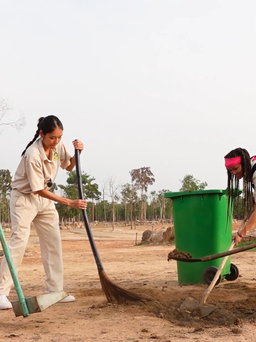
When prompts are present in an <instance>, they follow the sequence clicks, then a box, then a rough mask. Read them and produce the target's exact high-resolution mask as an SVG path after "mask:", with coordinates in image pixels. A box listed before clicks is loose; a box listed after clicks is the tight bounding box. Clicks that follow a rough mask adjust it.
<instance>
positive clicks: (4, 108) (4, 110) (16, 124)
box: [0, 98, 26, 132]
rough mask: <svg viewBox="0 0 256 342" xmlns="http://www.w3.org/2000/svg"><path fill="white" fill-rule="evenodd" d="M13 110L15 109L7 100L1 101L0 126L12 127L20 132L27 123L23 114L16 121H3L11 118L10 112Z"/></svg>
mask: <svg viewBox="0 0 256 342" xmlns="http://www.w3.org/2000/svg"><path fill="white" fill-rule="evenodd" d="M12 109H13V108H12V107H11V106H10V105H9V103H8V101H7V99H3V98H2V99H1V100H0V126H11V127H13V128H15V129H17V130H18V131H19V130H21V129H22V128H23V127H24V125H25V123H26V120H25V117H24V114H23V113H20V117H19V118H18V119H17V120H14V121H8V120H7V121H5V122H3V119H6V118H7V117H8V116H9V111H11V110H12ZM0 132H1V131H0Z"/></svg>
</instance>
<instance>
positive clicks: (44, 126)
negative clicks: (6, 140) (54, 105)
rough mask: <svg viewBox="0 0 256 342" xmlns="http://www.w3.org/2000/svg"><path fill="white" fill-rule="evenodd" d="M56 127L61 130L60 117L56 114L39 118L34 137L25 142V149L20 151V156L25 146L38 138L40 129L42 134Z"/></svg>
mask: <svg viewBox="0 0 256 342" xmlns="http://www.w3.org/2000/svg"><path fill="white" fill-rule="evenodd" d="M56 128H60V129H62V130H63V125H62V123H61V121H60V119H58V118H57V116H54V115H49V116H46V117H41V118H39V119H38V124H37V131H36V133H35V135H34V138H33V139H32V140H31V141H30V142H29V143H28V144H27V146H26V148H25V150H24V151H23V152H22V153H21V156H23V155H24V153H25V152H26V150H27V148H28V147H29V146H30V145H32V144H33V143H34V142H35V141H36V140H37V139H38V137H39V131H40V130H41V131H42V132H43V134H47V133H51V132H52V131H54V130H55V129H56Z"/></svg>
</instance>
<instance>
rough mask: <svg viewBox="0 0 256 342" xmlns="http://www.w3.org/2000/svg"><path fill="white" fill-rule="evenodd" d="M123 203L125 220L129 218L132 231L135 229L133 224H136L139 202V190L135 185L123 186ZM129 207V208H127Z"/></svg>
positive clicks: (127, 184)
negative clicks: (135, 210) (136, 210)
mask: <svg viewBox="0 0 256 342" xmlns="http://www.w3.org/2000/svg"><path fill="white" fill-rule="evenodd" d="M121 195H122V197H123V198H122V203H123V205H124V207H125V220H127V217H129V218H130V222H131V229H132V228H133V222H135V215H134V209H135V206H136V203H137V202H138V195H137V189H136V187H135V185H133V184H129V183H126V184H125V185H123V186H122V191H121ZM127 205H128V208H127Z"/></svg>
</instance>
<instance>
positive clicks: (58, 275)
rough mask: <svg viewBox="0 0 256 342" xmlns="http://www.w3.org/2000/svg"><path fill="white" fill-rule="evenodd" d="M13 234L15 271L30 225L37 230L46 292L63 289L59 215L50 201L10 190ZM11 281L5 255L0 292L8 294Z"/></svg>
mask: <svg viewBox="0 0 256 342" xmlns="http://www.w3.org/2000/svg"><path fill="white" fill-rule="evenodd" d="M10 210H11V222H12V235H11V239H10V244H9V249H10V253H11V257H12V261H13V264H14V267H15V270H16V271H17V272H18V269H19V266H20V265H21V262H22V259H23V256H24V253H25V249H26V246H27V243H28V239H29V235H30V225H31V222H33V225H34V227H35V229H36V232H37V235H38V237H39V243H40V248H41V256H42V262H43V266H44V271H45V275H46V279H45V291H46V292H50V291H62V290H63V262H62V246H61V237H60V229H59V215H58V212H57V210H56V209H55V205H54V203H53V202H52V201H50V200H48V199H46V198H43V197H40V196H38V195H34V194H29V195H24V194H22V193H20V192H19V191H17V190H12V192H11V201H10ZM12 284H13V281H12V277H11V274H10V271H9V268H8V265H7V262H6V259H5V257H3V259H2V263H1V266H0V294H4V295H7V296H8V295H9V293H10V289H11V286H12Z"/></svg>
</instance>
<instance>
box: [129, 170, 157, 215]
mask: <svg viewBox="0 0 256 342" xmlns="http://www.w3.org/2000/svg"><path fill="white" fill-rule="evenodd" d="M130 175H131V177H132V183H133V184H134V185H135V186H136V188H137V189H138V190H140V191H141V210H140V220H141V221H144V220H145V219H146V207H145V206H146V202H145V193H146V192H147V190H148V186H149V185H152V184H153V183H154V182H155V178H154V174H153V173H152V171H151V170H150V167H145V166H144V167H141V168H139V169H133V170H131V171H130Z"/></svg>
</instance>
